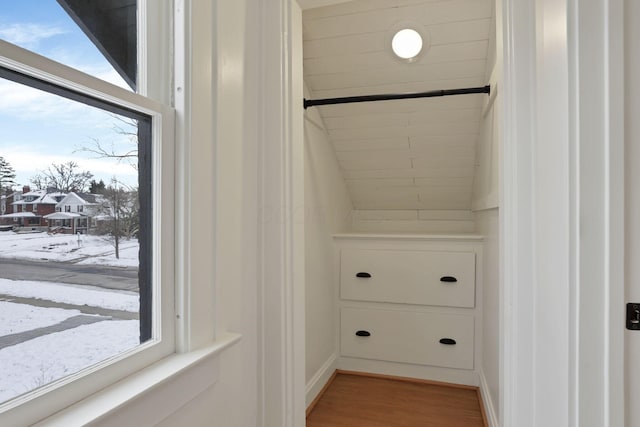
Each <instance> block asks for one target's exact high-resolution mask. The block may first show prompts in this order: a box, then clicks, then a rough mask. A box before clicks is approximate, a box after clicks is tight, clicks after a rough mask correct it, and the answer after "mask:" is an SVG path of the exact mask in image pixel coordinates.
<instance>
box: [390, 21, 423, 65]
mask: <svg viewBox="0 0 640 427" xmlns="http://www.w3.org/2000/svg"><path fill="white" fill-rule="evenodd" d="M391 49H393V53H395V54H396V56H398V57H399V58H401V59H413V58H415V57H416V56H418V54H419V53H420V52H421V51H422V36H421V35H420V33H418V32H417V31H416V30H412V29H411V28H404V29H402V30H400V31H398V32H397V33H396V34H395V35H394V36H393V39H391Z"/></svg>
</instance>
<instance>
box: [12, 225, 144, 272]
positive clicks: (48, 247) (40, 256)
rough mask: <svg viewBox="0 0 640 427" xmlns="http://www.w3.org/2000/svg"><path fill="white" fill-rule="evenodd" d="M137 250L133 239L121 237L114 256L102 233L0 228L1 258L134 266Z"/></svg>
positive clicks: (111, 246) (110, 245)
mask: <svg viewBox="0 0 640 427" xmlns="http://www.w3.org/2000/svg"><path fill="white" fill-rule="evenodd" d="M138 250H139V247H138V241H137V240H136V239H131V240H123V241H122V242H121V243H120V259H116V257H115V248H114V247H113V245H112V243H111V241H110V240H109V239H108V238H107V237H105V236H89V235H86V234H81V235H78V236H74V235H69V234H54V235H49V234H47V233H29V234H16V233H14V232H11V231H3V232H0V258H11V259H26V260H36V261H43V260H48V261H66V262H77V263H78V264H99V265H111V266H115V267H137V266H138Z"/></svg>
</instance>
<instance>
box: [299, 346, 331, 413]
mask: <svg viewBox="0 0 640 427" xmlns="http://www.w3.org/2000/svg"><path fill="white" fill-rule="evenodd" d="M337 358H338V357H337V355H336V354H335V353H334V354H332V355H331V357H329V359H327V361H326V362H324V363H323V364H322V366H321V367H320V369H318V371H317V372H316V373H315V375H314V376H313V377H312V378H311V379H310V380H309V382H308V383H307V386H306V387H305V407H306V408H308V407H309V405H311V402H313V400H314V399H315V398H316V397H317V396H318V394H319V393H320V392H321V391H322V388H323V387H324V386H325V384H327V382H328V381H329V379H330V378H331V376H332V375H333V373H334V372H335V370H336V360H337Z"/></svg>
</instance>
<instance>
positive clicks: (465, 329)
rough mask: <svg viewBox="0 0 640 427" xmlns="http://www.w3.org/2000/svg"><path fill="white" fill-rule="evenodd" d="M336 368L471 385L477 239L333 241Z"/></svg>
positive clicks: (475, 354)
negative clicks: (335, 277)
mask: <svg viewBox="0 0 640 427" xmlns="http://www.w3.org/2000/svg"><path fill="white" fill-rule="evenodd" d="M334 242H335V248H336V263H337V268H336V271H337V272H338V276H339V277H338V278H337V282H338V292H337V293H338V295H337V300H338V301H337V307H338V311H339V314H338V315H339V321H338V328H339V331H338V337H339V349H340V350H339V353H340V354H339V358H338V368H340V369H344V370H353V371H363V372H371V373H378V374H386V375H395V376H404V377H414V378H421V379H430V380H435V381H446V382H453V383H459V384H468V385H478V384H477V383H478V375H477V374H476V371H475V366H477V363H478V358H479V357H480V351H479V347H480V346H479V342H480V340H481V337H480V331H481V329H480V327H479V325H480V323H481V322H480V316H481V307H480V303H481V299H480V298H479V295H480V292H481V289H482V283H481V277H482V275H481V271H480V268H479V266H481V265H482V263H481V262H480V259H481V257H482V236H478V235H468V234H465V235H423V234H420V235H417V234H416V235H414V234H411V235H408V234H402V235H380V234H340V235H335V236H334Z"/></svg>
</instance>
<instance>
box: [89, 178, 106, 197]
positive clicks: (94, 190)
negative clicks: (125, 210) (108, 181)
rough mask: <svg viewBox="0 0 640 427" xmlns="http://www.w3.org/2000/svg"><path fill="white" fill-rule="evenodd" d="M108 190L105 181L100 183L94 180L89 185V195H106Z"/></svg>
mask: <svg viewBox="0 0 640 427" xmlns="http://www.w3.org/2000/svg"><path fill="white" fill-rule="evenodd" d="M105 190H106V185H105V183H104V181H103V180H100V182H96V180H95V179H92V180H91V182H90V183H89V193H91V194H104V193H105Z"/></svg>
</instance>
